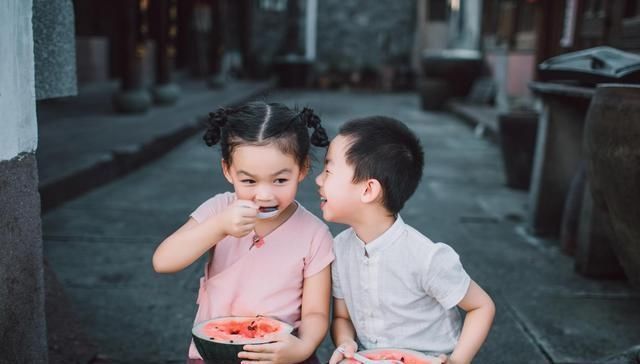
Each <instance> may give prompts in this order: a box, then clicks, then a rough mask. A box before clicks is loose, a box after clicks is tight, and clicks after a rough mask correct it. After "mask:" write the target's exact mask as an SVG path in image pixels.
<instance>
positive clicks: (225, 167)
mask: <svg viewBox="0 0 640 364" xmlns="http://www.w3.org/2000/svg"><path fill="white" fill-rule="evenodd" d="M220 165H221V166H222V174H224V178H226V179H227V181H229V183H231V184H233V179H231V173H230V172H229V163H227V161H225V160H224V158H222V159H221V160H220Z"/></svg>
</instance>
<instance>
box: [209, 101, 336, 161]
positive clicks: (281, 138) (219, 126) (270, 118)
mask: <svg viewBox="0 0 640 364" xmlns="http://www.w3.org/2000/svg"><path fill="white" fill-rule="evenodd" d="M308 128H313V133H312V134H311V137H309V132H308ZM203 139H204V141H205V143H207V145H208V146H213V145H215V144H217V143H220V149H221V151H222V158H223V159H224V160H225V161H226V162H227V163H228V164H229V165H230V164H231V155H232V154H233V149H234V148H235V147H237V146H238V145H243V144H251V145H267V144H271V143H275V144H276V145H277V146H278V148H279V149H280V151H282V152H283V153H285V154H290V155H293V156H294V158H295V160H296V162H297V163H298V165H299V166H300V168H304V167H305V166H306V164H307V156H308V155H309V147H310V144H313V145H315V146H319V147H326V146H328V145H329V138H328V137H327V133H326V132H325V130H324V128H323V127H322V125H320V118H319V117H318V116H317V115H316V114H314V112H313V110H311V109H309V108H304V109H303V110H302V111H296V110H292V109H289V108H288V107H287V106H285V105H283V104H280V103H265V102H261V101H258V102H250V103H247V104H245V105H243V106H241V107H238V108H220V109H218V111H216V112H214V113H209V120H208V122H207V131H206V132H205V134H204V136H203Z"/></svg>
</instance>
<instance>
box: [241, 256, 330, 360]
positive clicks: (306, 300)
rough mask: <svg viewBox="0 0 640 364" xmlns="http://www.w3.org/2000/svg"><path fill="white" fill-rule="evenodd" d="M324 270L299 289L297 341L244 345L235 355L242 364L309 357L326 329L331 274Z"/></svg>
mask: <svg viewBox="0 0 640 364" xmlns="http://www.w3.org/2000/svg"><path fill="white" fill-rule="evenodd" d="M330 269H331V268H330V266H327V267H325V268H324V269H323V270H322V271H320V272H319V273H316V274H314V275H313V276H311V277H308V278H305V279H304V283H303V287H302V313H301V314H302V318H301V321H300V327H298V337H295V336H293V335H291V334H287V335H281V336H280V337H279V339H278V341H276V342H274V343H271V344H261V345H245V346H244V347H243V348H242V349H243V350H245V351H242V352H240V353H239V354H238V357H239V358H241V359H248V360H251V361H242V363H252V364H286V363H288V364H290V363H299V362H302V361H304V360H306V359H307V358H308V357H310V356H311V355H312V354H313V352H314V351H315V350H316V348H317V347H318V346H320V343H321V342H322V340H323V339H324V336H325V335H326V334H327V329H328V328H329V297H330V294H331V270H330Z"/></svg>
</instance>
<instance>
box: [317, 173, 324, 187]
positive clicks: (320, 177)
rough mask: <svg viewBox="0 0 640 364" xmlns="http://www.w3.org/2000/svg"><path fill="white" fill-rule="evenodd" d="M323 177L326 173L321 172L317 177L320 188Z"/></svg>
mask: <svg viewBox="0 0 640 364" xmlns="http://www.w3.org/2000/svg"><path fill="white" fill-rule="evenodd" d="M323 175H324V172H320V174H318V175H317V176H316V184H317V185H318V186H322V179H323Z"/></svg>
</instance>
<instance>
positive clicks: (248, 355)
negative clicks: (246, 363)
mask: <svg viewBox="0 0 640 364" xmlns="http://www.w3.org/2000/svg"><path fill="white" fill-rule="evenodd" d="M272 356H273V354H271V353H256V352H252V351H241V352H239V353H238V358H240V359H249V360H252V362H251V363H254V362H255V361H256V360H262V361H270V360H271V358H272Z"/></svg>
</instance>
